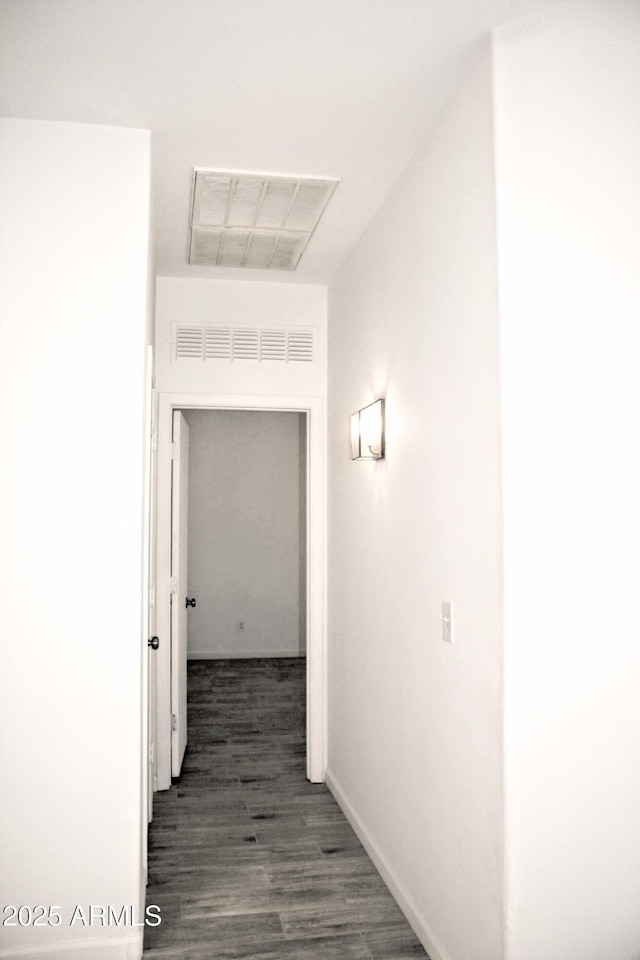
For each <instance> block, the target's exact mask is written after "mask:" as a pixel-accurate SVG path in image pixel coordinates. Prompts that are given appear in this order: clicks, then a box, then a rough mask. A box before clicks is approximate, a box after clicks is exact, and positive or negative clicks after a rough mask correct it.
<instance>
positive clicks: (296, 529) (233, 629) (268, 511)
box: [184, 410, 307, 660]
mask: <svg viewBox="0 0 640 960" xmlns="http://www.w3.org/2000/svg"><path fill="white" fill-rule="evenodd" d="M184 416H185V419H186V421H187V423H188V425H189V523H188V526H189V537H188V540H189V567H188V569H189V572H188V595H189V597H190V598H195V599H196V605H195V607H192V608H190V609H189V617H188V648H187V649H188V654H187V655H188V658H189V659H192V660H197V659H230V658H231V659H232V658H253V657H274V656H275V657H277V656H286V657H294V656H304V655H305V654H306V636H307V623H306V609H307V520H306V512H307V502H306V501H307V497H306V490H307V437H306V419H307V418H306V415H305V414H304V413H300V412H297V411H273V410H270V411H269V410H186V411H184Z"/></svg>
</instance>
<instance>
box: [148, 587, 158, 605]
mask: <svg viewBox="0 0 640 960" xmlns="http://www.w3.org/2000/svg"><path fill="white" fill-rule="evenodd" d="M155 605H156V588H155V587H154V586H151V587H149V606H150V607H155Z"/></svg>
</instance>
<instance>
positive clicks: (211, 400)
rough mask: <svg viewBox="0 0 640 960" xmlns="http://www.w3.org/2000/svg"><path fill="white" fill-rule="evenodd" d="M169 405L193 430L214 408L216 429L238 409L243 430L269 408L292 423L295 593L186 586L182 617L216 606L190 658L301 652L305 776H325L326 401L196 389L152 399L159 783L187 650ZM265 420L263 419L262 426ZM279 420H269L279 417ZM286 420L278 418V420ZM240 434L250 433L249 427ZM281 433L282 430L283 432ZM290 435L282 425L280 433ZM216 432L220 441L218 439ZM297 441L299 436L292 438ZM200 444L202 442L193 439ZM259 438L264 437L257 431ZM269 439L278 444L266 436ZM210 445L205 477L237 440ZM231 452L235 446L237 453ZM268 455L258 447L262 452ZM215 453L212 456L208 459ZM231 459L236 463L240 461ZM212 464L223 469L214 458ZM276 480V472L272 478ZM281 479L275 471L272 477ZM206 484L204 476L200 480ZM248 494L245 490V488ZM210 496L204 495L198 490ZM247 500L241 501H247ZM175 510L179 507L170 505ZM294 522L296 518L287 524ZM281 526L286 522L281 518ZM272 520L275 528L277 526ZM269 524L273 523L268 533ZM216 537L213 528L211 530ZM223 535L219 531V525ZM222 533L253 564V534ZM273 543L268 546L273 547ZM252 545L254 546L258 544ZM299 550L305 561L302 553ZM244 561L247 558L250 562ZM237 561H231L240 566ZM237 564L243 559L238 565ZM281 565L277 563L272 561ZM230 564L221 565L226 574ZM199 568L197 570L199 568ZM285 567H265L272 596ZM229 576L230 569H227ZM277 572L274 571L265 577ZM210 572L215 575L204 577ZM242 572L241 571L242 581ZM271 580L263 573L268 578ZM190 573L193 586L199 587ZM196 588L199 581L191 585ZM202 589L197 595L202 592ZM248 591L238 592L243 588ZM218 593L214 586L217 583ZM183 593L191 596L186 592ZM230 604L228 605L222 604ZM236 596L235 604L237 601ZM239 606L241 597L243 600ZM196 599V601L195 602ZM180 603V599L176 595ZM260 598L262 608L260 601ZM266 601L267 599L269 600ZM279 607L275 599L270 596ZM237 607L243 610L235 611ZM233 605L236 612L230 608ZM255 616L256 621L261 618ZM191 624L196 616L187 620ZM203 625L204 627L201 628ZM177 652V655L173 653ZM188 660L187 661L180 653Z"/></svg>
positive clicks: (165, 779)
mask: <svg viewBox="0 0 640 960" xmlns="http://www.w3.org/2000/svg"><path fill="white" fill-rule="evenodd" d="M174 411H181V414H182V416H183V418H184V420H185V422H186V423H187V424H189V421H191V424H192V425H195V430H196V432H197V433H198V434H200V433H201V432H202V431H201V430H200V428H201V427H202V426H203V424H204V423H205V422H206V417H207V416H208V415H211V413H212V412H213V413H214V414H215V413H218V414H225V415H226V417H221V418H219V419H218V424H220V425H223V426H222V429H229V428H231V429H232V428H233V423H234V421H232V420H231V421H229V419H228V418H229V416H230V415H233V414H235V415H236V416H239V419H237V420H236V421H235V424H236V427H237V426H238V425H239V424H241V423H242V425H243V426H244V427H248V431H249V433H250V432H251V431H252V430H253V431H254V432H255V431H256V427H257V424H258V421H252V420H251V418H250V414H252V413H256V414H260V413H269V414H272V415H277V414H278V413H286V414H287V415H289V427H292V426H294V427H295V432H292V431H291V430H290V431H289V436H288V440H283V438H282V437H281V438H280V439H279V440H278V441H277V442H278V443H280V442H281V441H282V442H285V444H286V443H287V442H288V443H289V445H290V446H291V447H292V448H294V449H296V450H297V463H296V472H295V483H296V484H297V487H296V491H297V492H296V496H295V497H294V500H295V505H296V513H295V518H292V517H291V516H290V518H289V521H288V523H289V527H290V529H289V530H288V532H287V533H286V538H287V539H288V541H289V546H290V547H291V545H292V543H293V542H294V541H295V538H296V537H297V545H296V556H295V561H296V563H297V564H298V570H299V571H300V568H301V572H299V573H298V575H297V577H296V581H295V598H294V596H293V593H292V591H291V584H289V588H288V589H289V592H288V600H287V601H286V602H284V603H281V604H280V606H281V608H283V609H279V610H278V609H272V610H266V609H265V606H264V605H265V603H266V601H265V599H264V593H263V594H261V592H260V591H259V590H258V591H257V593H255V592H254V596H253V597H250V596H249V594H248V592H247V591H246V589H245V588H246V583H245V586H244V587H242V586H238V585H237V584H236V587H235V588H234V590H235V596H232V595H231V594H233V593H234V591H229V594H230V595H229V596H227V597H225V598H224V601H222V600H221V596H222V593H223V591H220V592H219V593H218V595H217V598H216V597H214V596H213V594H212V592H211V590H210V589H209V588H204V587H203V586H199V587H198V588H197V590H195V589H194V590H192V592H193V593H194V595H195V599H196V606H195V608H193V607H190V608H189V609H188V615H189V616H192V615H193V614H197V611H198V610H199V609H200V611H201V612H202V614H203V617H202V618H201V619H202V620H203V621H204V622H206V619H207V617H206V613H207V608H208V612H209V613H211V612H212V610H213V608H214V607H217V609H216V610H215V611H214V613H213V617H212V621H211V622H212V624H213V625H214V629H213V630H212V631H211V633H210V636H209V637H208V638H207V637H206V636H205V635H204V634H203V632H202V630H201V629H200V627H201V626H202V623H201V624H200V627H198V628H197V629H196V630H195V631H194V635H193V641H192V643H191V648H192V649H191V654H190V656H191V657H192V659H198V658H199V657H205V656H210V655H211V654H212V653H213V654H214V655H215V656H218V657H222V656H224V655H231V656H234V655H235V656H238V657H239V656H242V655H244V654H247V653H249V654H252V655H254V656H255V655H256V654H257V655H262V656H267V655H271V656H283V655H290V654H292V653H293V655H296V656H300V655H301V653H303V652H304V653H305V654H306V692H307V696H306V701H307V720H306V727H307V762H306V769H307V778H308V779H309V780H311V781H312V782H315V783H318V782H323V781H324V778H325V770H326V731H325V723H326V720H325V718H326V662H325V659H326V654H325V649H326V645H325V617H324V544H323V536H324V482H323V480H324V477H323V474H324V467H323V463H324V460H323V433H324V427H323V416H324V414H323V406H322V401H321V399H319V398H315V397H314V398H292V397H287V398H267V397H265V398H255V397H252V398H241V397H231V398H225V397H218V396H215V397H212V396H200V395H184V394H183V395H177V394H174V395H169V394H160V395H159V405H158V460H157V463H158V504H157V505H158V527H157V530H158V537H157V591H156V596H157V604H156V614H157V632H158V635H159V636H160V637H162V636H165V637H167V640H169V638H170V637H171V642H167V643H165V644H162V643H161V646H160V649H159V650H158V654H162V655H161V656H158V658H157V696H156V703H157V723H156V781H157V785H158V789H160V790H163V789H168V788H169V787H170V785H171V772H172V770H171V767H172V764H171V752H172V751H171V747H172V740H175V737H174V731H173V729H172V727H174V726H175V724H176V713H175V710H176V703H177V701H176V689H175V682H174V684H173V687H174V690H173V696H172V680H173V681H175V680H176V678H177V676H178V673H179V669H180V667H183V669H184V674H185V682H186V650H185V651H179V650H178V649H177V648H176V647H175V645H174V638H173V636H172V630H171V597H172V593H171V591H172V589H174V587H175V586H176V583H175V580H174V576H173V571H172V569H171V556H172V543H171V539H172V529H171V516H172V483H171V473H172V460H171V457H172V452H173V453H175V448H172V444H173V443H174V436H173V418H174ZM264 422H266V421H263V423H264ZM277 422H278V421H274V423H277ZM283 422H284V421H280V423H283ZM245 432H246V431H245ZM281 432H282V431H281ZM284 432H286V431H284ZM218 439H219V438H218ZM294 441H295V442H294ZM199 442H200V441H199ZM263 443H264V438H263ZM272 443H276V441H275V440H274V439H273V438H272ZM209 447H210V449H209V450H208V453H207V455H206V456H205V458H204V462H203V464H202V465H201V466H202V471H203V475H204V474H206V472H207V469H209V470H210V469H211V464H212V463H213V462H214V461H215V459H216V457H217V458H218V460H221V459H223V458H225V457H226V458H227V459H228V461H230V462H225V463H224V464H223V465H222V468H221V470H220V472H221V473H226V474H227V479H228V477H229V475H233V471H234V464H233V462H232V461H233V459H234V457H235V453H234V452H233V451H234V447H233V445H232V446H231V447H230V448H229V447H228V448H227V450H226V452H225V450H223V449H218V450H217V451H216V450H215V443H214V444H213V445H212V444H209ZM236 452H237V451H236ZM264 454H265V451H264V447H263V455H264ZM207 458H209V468H208V467H207ZM212 458H213V460H212ZM237 466H238V465H237V464H236V468H237ZM218 467H221V465H220V463H218ZM291 473H292V475H291V476H290V477H289V479H288V481H286V483H285V480H284V478H281V480H282V484H281V485H282V487H283V489H282V490H281V492H280V499H281V501H284V500H286V497H285V496H284V493H285V492H286V490H285V488H287V489H288V490H289V492H290V493H291V491H292V489H293V488H292V483H293V482H294V480H293V479H292V476H293V472H291ZM242 475H243V479H241V478H240V476H239V474H238V473H237V472H236V490H235V493H236V494H237V493H238V492H239V488H240V487H242V486H244V487H245V488H247V487H250V486H251V484H250V483H248V482H247V478H246V470H243V471H242ZM272 479H273V478H272ZM276 479H277V478H276ZM202 486H203V488H204V486H205V485H204V483H203V484H202ZM245 492H246V491H245ZM203 495H204V496H206V494H203ZM245 506H247V504H246V501H245ZM174 509H175V508H174ZM249 509H250V514H251V517H252V519H253V520H254V521H255V522H256V523H259V522H262V523H264V525H265V526H268V525H269V524H268V517H267V515H266V514H267V513H268V511H267V509H266V507H265V505H264V503H263V504H262V506H261V505H260V503H253V504H251V505H250V508H249ZM293 519H295V522H293ZM285 525H286V524H285ZM276 526H277V525H276ZM273 530H274V527H273V525H272V528H271V536H274V533H273ZM212 533H213V534H215V530H214V531H212ZM219 533H220V537H221V538H222V530H221V529H220V530H219ZM281 535H283V536H284V527H282V528H281ZM243 536H244V535H243ZM224 537H225V538H226V540H227V547H228V549H232V550H235V553H236V557H235V560H234V562H236V561H238V560H240V561H242V559H243V558H244V563H245V565H247V566H249V567H250V566H251V557H250V553H251V541H250V532H249V539H248V542H247V538H246V537H245V538H244V540H245V542H244V543H243V545H241V544H240V543H236V544H234V543H233V542H232V541H233V534H232V533H230V532H229V531H228V530H227V531H226V532H225V533H224ZM204 541H206V537H205V538H204V540H203V542H202V543H201V544H200V546H199V547H198V550H200V552H201V554H202V558H201V559H202V563H203V564H204V568H203V569H204V570H206V568H207V566H209V567H210V569H211V570H213V572H214V574H215V575H214V577H213V583H214V585H215V580H216V576H217V577H218V578H219V577H220V576H222V575H223V574H221V573H220V571H221V569H222V566H221V564H222V561H221V556H220V554H217V555H216V554H215V551H214V552H213V553H212V552H211V551H210V550H209V548H208V546H207V544H206V542H204ZM272 546H273V544H272ZM256 547H257V545H256ZM260 549H261V553H262V556H263V560H264V556H265V555H268V551H269V536H267V537H266V538H264V542H263V544H262V546H261V548H260ZM301 555H302V563H300V557H301ZM247 559H249V562H248V563H247ZM291 563H292V555H291V553H290V554H289V558H288V560H286V561H284V565H285V566H286V565H287V564H288V565H289V566H290V565H291ZM236 565H237V564H236ZM273 565H274V564H273V562H272V566H273ZM240 566H242V562H240ZM276 566H277V565H276ZM228 572H229V571H227V573H228ZM201 573H202V571H201ZM282 574H283V570H282V569H281V570H280V571H278V570H277V569H274V570H271V571H270V577H271V581H272V582H271V586H272V587H273V580H274V578H275V580H278V577H280V587H276V590H275V593H273V591H272V597H273V596H275V597H276V598H277V597H278V596H279V593H278V591H279V590H280V591H281V590H282V589H283V584H284V579H286V578H283V576H282ZM224 575H226V574H224ZM271 575H273V576H271ZM210 579H211V578H210ZM245 579H246V578H245ZM268 579H269V577H268V578H267V580H268ZM197 582H198V581H197V580H196V584H197ZM194 585H195V584H194ZM203 589H204V590H205V592H204V593H203V592H202V590H203ZM243 590H244V591H245V592H244V594H243V593H242V591H243ZM198 591H199V592H200V593H201V598H202V599H201V600H199V599H198V596H197V592H198ZM214 592H216V591H215V590H214ZM186 599H189V600H193V599H194V598H193V597H191V596H190V595H189V597H185V601H186ZM228 601H229V602H228ZM234 603H235V606H234ZM239 603H244V607H242V606H241V605H240V606H239V605H238V604H239ZM198 604H200V607H198ZM178 605H179V600H178ZM261 605H262V607H261ZM267 606H268V604H267ZM275 606H276V607H277V606H278V604H277V603H276V604H275ZM242 609H244V610H245V611H246V613H242V612H239V611H241V610H242ZM234 611H235V612H234ZM258 621H260V623H259V622H258ZM193 622H194V625H195V624H196V622H197V621H196V618H195V617H194V618H193ZM205 629H206V628H205ZM176 658H178V659H176ZM182 658H184V660H183V659H182Z"/></svg>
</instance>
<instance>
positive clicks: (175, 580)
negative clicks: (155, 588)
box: [171, 577, 178, 593]
mask: <svg viewBox="0 0 640 960" xmlns="http://www.w3.org/2000/svg"><path fill="white" fill-rule="evenodd" d="M177 592H178V578H177V577H171V593H177Z"/></svg>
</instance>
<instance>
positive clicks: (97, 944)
mask: <svg viewBox="0 0 640 960" xmlns="http://www.w3.org/2000/svg"><path fill="white" fill-rule="evenodd" d="M142 946H143V932H142V927H140V928H138V929H136V930H135V931H132V932H130V933H129V934H128V935H127V936H126V937H110V938H109V939H108V940H99V939H98V938H97V937H92V938H90V939H89V938H86V939H80V938H77V939H74V940H61V941H59V942H57V943H46V944H45V943H42V944H35V943H31V944H29V945H28V946H27V945H25V946H16V947H0V960H76V958H77V960H85V958H86V960H140V958H141V957H142Z"/></svg>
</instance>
